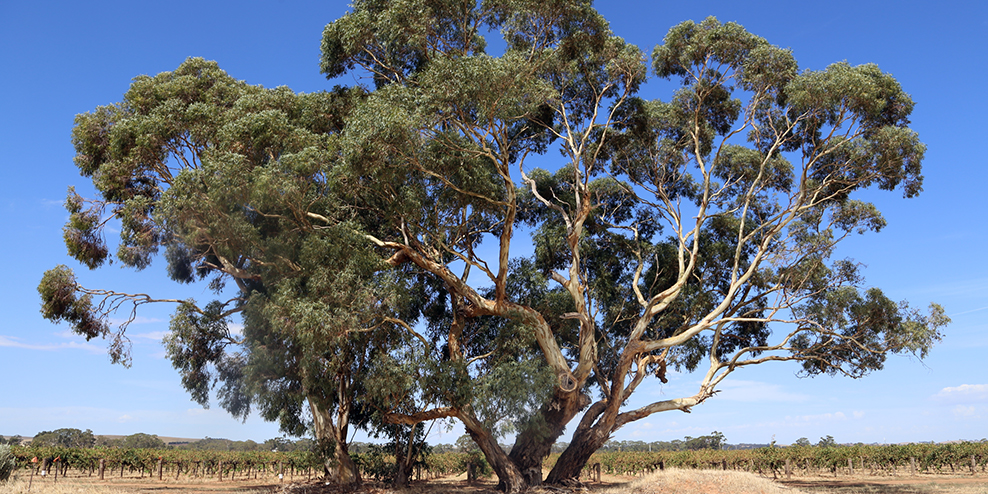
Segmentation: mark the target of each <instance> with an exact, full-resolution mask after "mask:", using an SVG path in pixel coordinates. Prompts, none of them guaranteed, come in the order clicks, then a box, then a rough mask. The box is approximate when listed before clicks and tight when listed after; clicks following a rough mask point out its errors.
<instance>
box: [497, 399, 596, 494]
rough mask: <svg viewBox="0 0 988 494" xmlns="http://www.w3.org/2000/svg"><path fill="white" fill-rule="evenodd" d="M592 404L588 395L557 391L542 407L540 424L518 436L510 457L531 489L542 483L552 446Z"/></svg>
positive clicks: (533, 425)
mask: <svg viewBox="0 0 988 494" xmlns="http://www.w3.org/2000/svg"><path fill="white" fill-rule="evenodd" d="M589 404H590V398H589V397H588V396H587V395H585V394H582V393H580V392H570V393H566V392H563V391H562V390H560V389H559V388H556V393H555V395H553V397H552V399H551V400H549V402H548V403H546V404H545V405H543V406H542V409H541V411H540V415H541V417H540V419H541V420H539V421H538V422H539V423H537V424H532V425H529V427H527V428H525V429H524V430H523V431H522V432H521V433H520V434H518V437H517V438H516V439H515V444H514V446H513V447H512V448H511V453H510V454H509V455H508V457H509V458H511V461H512V462H514V464H515V466H516V467H518V470H520V471H521V472H522V475H524V476H525V481H526V482H527V484H528V485H529V486H536V485H539V484H541V483H542V460H543V459H545V458H546V457H547V456H549V453H550V452H551V451H552V445H553V444H554V443H555V442H556V439H558V438H559V436H560V435H562V433H563V430H564V429H566V425H567V424H568V423H569V422H570V420H572V419H573V417H575V416H576V414H577V413H579V412H580V410H582V409H584V408H586V406H587V405H589Z"/></svg>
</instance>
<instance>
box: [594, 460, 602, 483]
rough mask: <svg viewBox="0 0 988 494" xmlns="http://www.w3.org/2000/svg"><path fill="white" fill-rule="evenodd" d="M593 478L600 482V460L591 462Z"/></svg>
mask: <svg viewBox="0 0 988 494" xmlns="http://www.w3.org/2000/svg"><path fill="white" fill-rule="evenodd" d="M593 479H594V481H595V482H600V462H597V463H594V464H593Z"/></svg>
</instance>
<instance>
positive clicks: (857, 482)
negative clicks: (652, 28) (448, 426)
mask: <svg viewBox="0 0 988 494" xmlns="http://www.w3.org/2000/svg"><path fill="white" fill-rule="evenodd" d="M26 473H27V472H24V471H21V472H18V474H17V475H16V477H15V478H14V479H12V481H11V482H9V483H7V484H6V485H0V493H3V494H7V493H10V494H27V493H31V494H117V493H121V494H193V493H205V494H226V493H248V494H340V493H342V492H343V491H341V490H340V489H339V488H338V487H336V486H333V485H327V484H326V483H324V482H321V481H318V480H315V479H313V480H306V479H304V478H303V479H299V478H295V479H294V481H289V480H290V479H286V481H285V482H279V481H278V479H277V478H273V477H268V478H259V479H236V480H229V479H226V480H224V481H217V480H216V479H208V480H207V479H184V478H183V479H180V480H175V479H167V478H166V479H163V480H160V481H159V480H157V478H151V477H145V478H143V479H141V478H138V477H124V478H119V477H118V478H107V479H106V480H105V481H102V482H101V481H99V479H98V478H95V477H89V476H88V475H73V472H70V473H69V476H67V477H60V478H59V479H58V480H57V481H55V479H53V478H51V477H47V478H41V477H38V476H36V477H34V479H33V481H32V480H31V479H30V478H29V475H25V474H26ZM29 483H30V484H31V485H30V490H29V489H28V487H29ZM495 487H496V482H495V481H493V480H481V481H478V482H474V483H470V482H467V481H466V479H465V476H464V475H461V476H459V477H448V478H440V479H432V480H428V481H416V482H413V483H412V485H411V486H410V487H409V488H407V489H403V490H396V489H391V488H389V487H387V486H385V485H379V484H374V483H365V484H364V485H363V486H362V487H361V488H360V489H359V490H358V491H356V494H495V493H497V492H498V491H497V490H495ZM531 492H533V494H550V493H551V494H562V493H599V494H652V493H659V492H663V493H664V492H673V493H677V494H714V493H723V494H727V493H731V494H735V493H738V494H742V493H751V494H753V493H759V494H772V493H790V494H800V493H803V494H814V493H828V494H830V493H832V494H988V476H985V475H978V476H971V475H966V476H965V475H917V476H901V477H876V476H866V475H862V476H845V477H837V478H834V477H798V478H797V477H794V478H793V479H792V480H784V479H779V480H774V481H773V479H772V478H771V477H764V476H759V475H756V474H746V473H741V472H721V471H692V470H679V471H677V470H667V471H666V472H659V473H657V474H654V475H652V476H649V477H626V476H614V475H603V476H602V478H601V482H589V481H588V482H585V483H584V484H583V485H580V486H573V487H570V488H565V489H560V488H556V487H546V488H537V489H533V490H532V491H531Z"/></svg>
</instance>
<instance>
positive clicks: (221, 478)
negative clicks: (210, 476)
mask: <svg viewBox="0 0 988 494" xmlns="http://www.w3.org/2000/svg"><path fill="white" fill-rule="evenodd" d="M217 470H219V472H220V475H219V481H220V482H222V481H223V462H222V461H221V462H220V467H219V468H218V469H217Z"/></svg>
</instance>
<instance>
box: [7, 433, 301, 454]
mask: <svg viewBox="0 0 988 494" xmlns="http://www.w3.org/2000/svg"><path fill="white" fill-rule="evenodd" d="M24 442H25V439H24V438H23V437H21V436H0V444H10V445H20V444H21V443H24ZM26 444H27V445H30V446H53V447H63V448H125V449H140V448H144V449H188V450H200V451H282V452H289V451H299V450H301V451H310V450H312V449H313V448H314V447H315V441H313V440H312V439H309V438H302V439H298V440H296V441H293V440H291V439H288V438H286V437H276V438H273V439H268V440H267V441H264V442H261V443H258V442H256V441H252V440H250V439H248V440H246V441H233V440H230V439H217V438H211V437H209V436H206V438H205V439H200V440H197V441H189V442H183V443H175V442H171V443H165V441H163V440H162V439H161V438H159V437H158V436H157V435H155V434H145V433H143V432H138V433H136V434H131V435H129V436H124V437H110V436H97V435H94V434H93V431H91V430H89V429H86V430H85V431H82V430H79V429H71V428H67V429H56V430H53V431H41V432H39V433H37V434H35V435H34V437H33V438H31V439H30V440H29V441H26Z"/></svg>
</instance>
